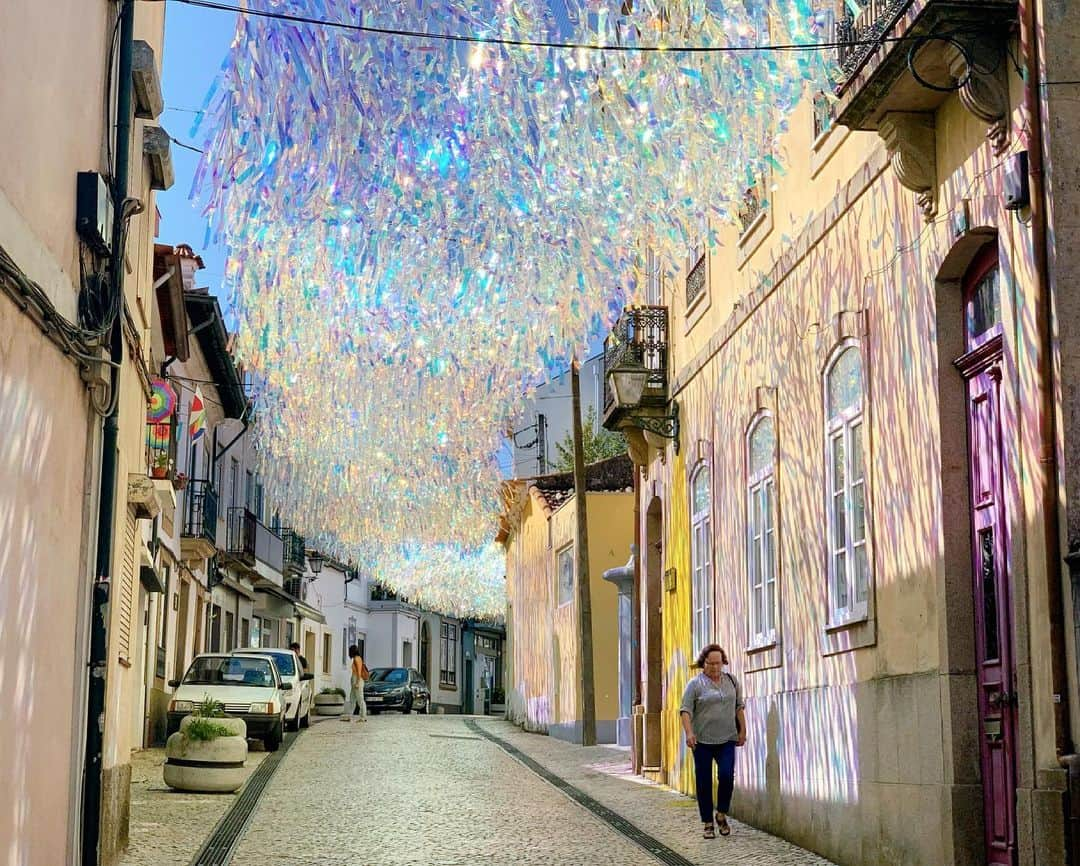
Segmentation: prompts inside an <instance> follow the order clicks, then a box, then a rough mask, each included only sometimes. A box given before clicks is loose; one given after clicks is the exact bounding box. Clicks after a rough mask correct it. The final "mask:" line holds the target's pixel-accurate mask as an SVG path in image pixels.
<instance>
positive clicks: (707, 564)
mask: <svg viewBox="0 0 1080 866" xmlns="http://www.w3.org/2000/svg"><path fill="white" fill-rule="evenodd" d="M710 476H711V473H710V472H709V467H708V464H702V465H701V466H700V467H698V469H697V470H696V471H695V472H694V475H693V477H692V478H691V479H690V560H691V570H692V572H693V574H692V580H691V587H690V591H691V598H690V607H691V610H692V616H693V619H692V621H691V633H692V638H693V643H694V647H693V650H694V652H695V653H697V652H698V651H700V650H701V648H702V647H703V646H705V644H707V643H709V642H710V641H711V640H712V596H713V565H712V495H711V486H712V485H711V484H710Z"/></svg>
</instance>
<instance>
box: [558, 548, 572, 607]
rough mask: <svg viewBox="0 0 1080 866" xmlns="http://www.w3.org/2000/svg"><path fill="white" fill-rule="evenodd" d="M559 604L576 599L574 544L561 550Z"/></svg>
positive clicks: (559, 561)
mask: <svg viewBox="0 0 1080 866" xmlns="http://www.w3.org/2000/svg"><path fill="white" fill-rule="evenodd" d="M558 568H559V604H569V603H570V602H571V601H573V600H574V545H572V544H568V545H566V547H564V548H563V549H562V550H560V551H559V559H558Z"/></svg>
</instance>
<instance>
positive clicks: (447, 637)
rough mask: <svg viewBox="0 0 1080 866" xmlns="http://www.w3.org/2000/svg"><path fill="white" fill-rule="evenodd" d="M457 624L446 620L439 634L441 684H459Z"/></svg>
mask: <svg viewBox="0 0 1080 866" xmlns="http://www.w3.org/2000/svg"><path fill="white" fill-rule="evenodd" d="M457 646H458V630H457V626H456V625H454V624H453V623H450V622H444V623H443V624H442V628H441V629H440V634H439V684H440V685H444V686H454V685H457Z"/></svg>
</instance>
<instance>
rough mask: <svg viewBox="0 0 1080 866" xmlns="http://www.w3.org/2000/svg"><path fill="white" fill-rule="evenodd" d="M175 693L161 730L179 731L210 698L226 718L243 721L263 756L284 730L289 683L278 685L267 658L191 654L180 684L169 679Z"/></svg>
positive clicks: (273, 748)
mask: <svg viewBox="0 0 1080 866" xmlns="http://www.w3.org/2000/svg"><path fill="white" fill-rule="evenodd" d="M169 685H170V686H171V687H172V688H174V689H175V691H174V692H173V696H172V700H171V701H169V714H168V722H167V723H166V731H167V733H168V734H169V735H172V734H175V733H176V732H177V731H179V730H180V721H181V719H183V718H184V716H186V715H189V714H190V713H192V712H194V711H195V710H196V709H197V708H198V706H199V704H201V703H202V702H203V701H205V700H207V699H210V700H215V701H219V702H220V703H221V704H222V705H223V707H224V709H225V715H227V716H233V717H235V718H239V719H243V720H244V722H245V723H246V724H247V736H248V739H249V740H262V741H263V743H264V744H265V746H266V750H267V751H268V752H275V751H277V748H278V746H280V745H281V737H282V732H283V731H284V729H285V704H286V696H287V695H288V694H289V693H290V692H291V691H292V689H293V686H292V684H291V683H286V682H282V679H281V675H280V674H279V673H278V669H277V667H276V666H275V664H274V662H273V660H272V659H271V658H269V657H267V656H248V657H243V656H236V655H224V654H219V653H206V654H203V655H198V656H195V658H194V659H192V661H191V665H190V666H189V667H188V669H187V673H186V674H184V678H183V679H182V680H170V681H169Z"/></svg>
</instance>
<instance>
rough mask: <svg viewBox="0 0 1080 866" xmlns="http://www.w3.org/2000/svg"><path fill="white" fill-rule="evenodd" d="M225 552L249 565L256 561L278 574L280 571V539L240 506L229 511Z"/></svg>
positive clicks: (281, 551)
mask: <svg viewBox="0 0 1080 866" xmlns="http://www.w3.org/2000/svg"><path fill="white" fill-rule="evenodd" d="M226 551H227V553H228V554H229V555H230V556H233V557H236V558H238V559H241V560H243V561H244V562H247V563H248V564H249V565H254V563H255V560H258V561H259V562H262V563H264V564H265V565H268V566H269V567H270V568H272V569H274V570H275V571H277V572H279V573H280V572H281V570H282V561H283V560H282V553H283V550H282V543H281V537H280V536H279V535H277V534H276V533H275V532H273V531H272V530H271V529H270V528H269V527H267V526H266V525H265V524H264V523H263V522H262V521H261V520H259V518H257V517H256V516H255V515H254V514H252V513H251V512H250V511H248V510H247V509H246V508H244V507H242V506H240V507H234V508H230V509H229V514H228V528H227V532H226Z"/></svg>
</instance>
